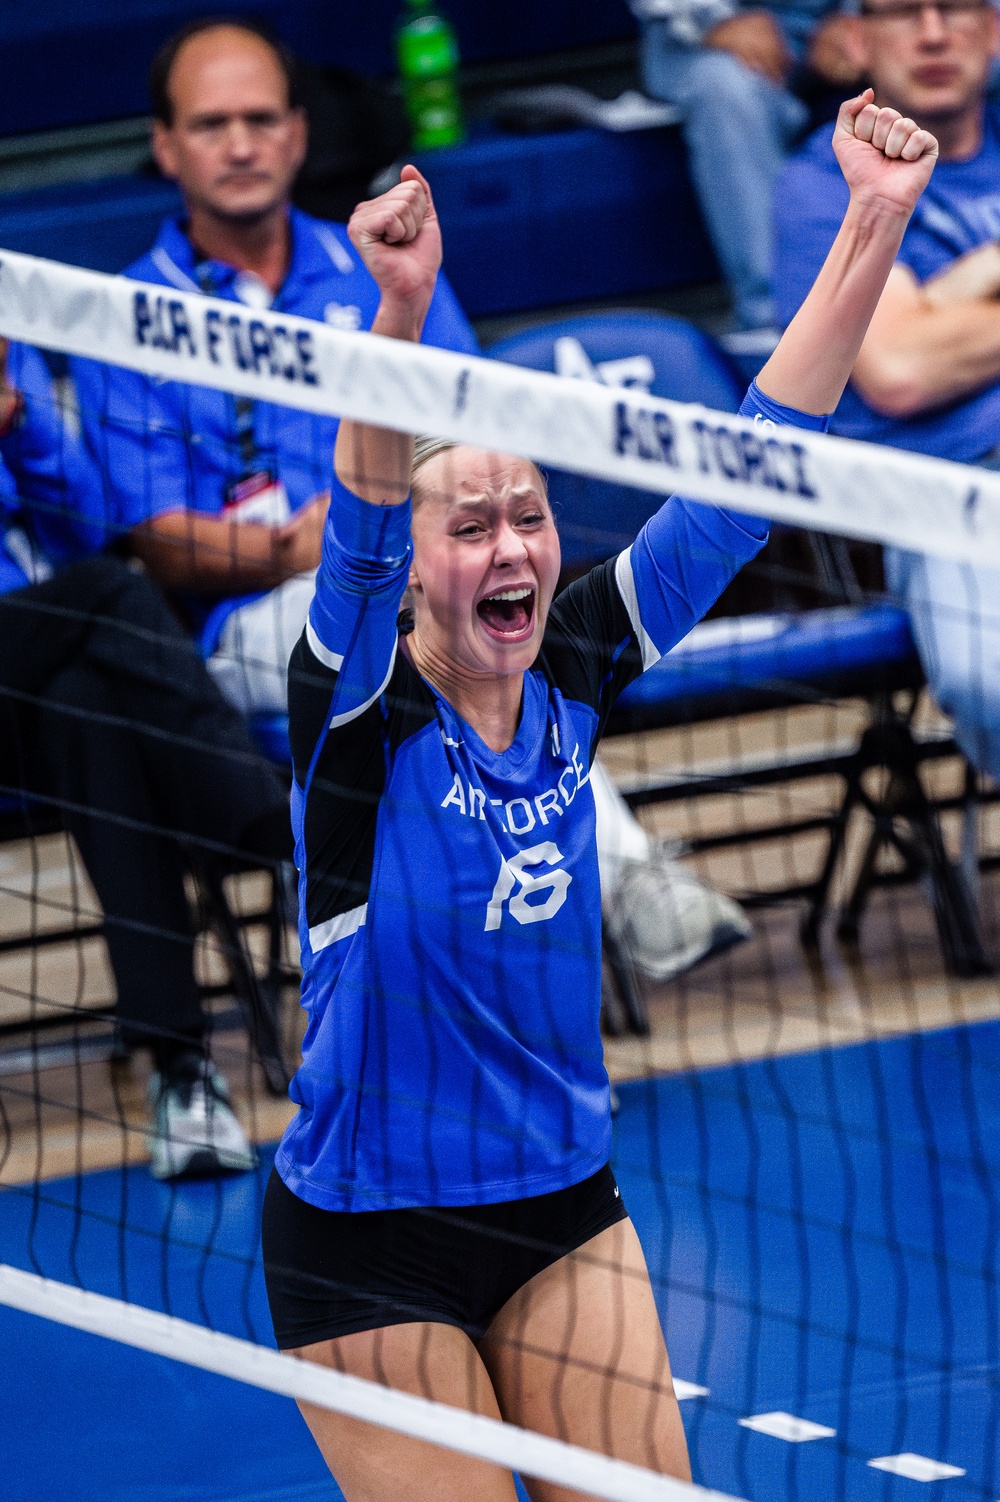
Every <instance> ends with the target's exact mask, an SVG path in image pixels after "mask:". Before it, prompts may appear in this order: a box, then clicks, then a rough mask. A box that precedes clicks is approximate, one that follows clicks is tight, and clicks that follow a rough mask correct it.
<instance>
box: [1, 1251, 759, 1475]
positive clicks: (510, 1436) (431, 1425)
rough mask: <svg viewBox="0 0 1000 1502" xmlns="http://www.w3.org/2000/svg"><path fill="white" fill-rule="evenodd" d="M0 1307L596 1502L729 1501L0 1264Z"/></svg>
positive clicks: (493, 1421) (508, 1426) (543, 1437)
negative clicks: (311, 1405) (597, 1499)
mask: <svg viewBox="0 0 1000 1502" xmlns="http://www.w3.org/2000/svg"><path fill="white" fill-rule="evenodd" d="M0 1304H6V1305H8V1306H9V1307H10V1308H12V1309H19V1310H21V1311H22V1312H24V1313H26V1314H36V1315H39V1316H41V1317H43V1318H45V1319H50V1320H55V1321H56V1322H57V1323H59V1324H63V1325H69V1326H71V1327H72V1328H73V1329H76V1330H84V1331H86V1332H87V1333H88V1334H91V1335H101V1336H104V1337H106V1338H107V1339H109V1340H117V1341H120V1342H121V1343H122V1344H123V1345H128V1346H134V1347H136V1348H137V1349H138V1350H142V1351H149V1352H151V1353H153V1354H155V1355H159V1356H167V1357H170V1358H171V1359H172V1360H174V1361H181V1362H184V1363H186V1364H187V1365H188V1366H195V1367H199V1368H200V1369H201V1370H202V1371H207V1372H214V1373H215V1374H217V1375H218V1376H222V1377H232V1378H234V1379H235V1380H237V1381H239V1382H245V1383H248V1384H249V1385H250V1386H252V1387H260V1388H263V1389H265V1390H266V1391H268V1392H274V1393H280V1394H281V1395H282V1396H284V1397H288V1398H296V1399H299V1400H301V1401H303V1402H307V1403H314V1404H316V1405H317V1406H318V1407H320V1408H328V1409H330V1410H331V1411H332V1412H334V1413H342V1414H346V1415H348V1416H349V1417H351V1418H355V1419H361V1420H363V1421H365V1422H368V1423H373V1424H379V1425H381V1426H382V1427H383V1428H387V1429H392V1430H395V1431H396V1432H397V1433H399V1434H407V1435H410V1436H411V1437H412V1438H414V1439H420V1440H426V1441H428V1442H429V1443H431V1444H436V1445H441V1446H443V1447H444V1448H446V1449H449V1450H455V1451H458V1452H459V1453H460V1454H463V1455H472V1456H475V1457H477V1458H478V1459H480V1460H485V1461H489V1462H491V1463H492V1464H493V1465H498V1466H503V1467H504V1468H505V1469H507V1470H511V1471H518V1472H520V1473H521V1474H524V1475H528V1476H535V1477H538V1478H539V1479H540V1480H544V1481H551V1482H554V1483H556V1484H557V1485H560V1486H565V1487H573V1488H575V1489H576V1490H577V1491H579V1492H583V1493H585V1494H586V1495H587V1496H591V1497H600V1498H603V1499H605V1502H735V1499H733V1498H728V1497H726V1495H725V1494H724V1493H722V1492H716V1491H710V1490H707V1489H706V1488H704V1487H698V1486H693V1485H690V1484H688V1483H686V1482H682V1481H676V1480H674V1479H673V1478H671V1477H669V1476H658V1475H656V1474H654V1472H652V1471H648V1470H644V1469H643V1468H641V1467H639V1466H634V1465H629V1464H627V1463H626V1462H624V1461H620V1460H611V1459H609V1458H608V1457H607V1456H605V1455H598V1454H596V1453H594V1452H593V1451H590V1450H584V1449H581V1448H579V1447H578V1446H576V1445H569V1444H566V1443H564V1442H563V1441H562V1440H557V1439H550V1438H549V1437H548V1436H546V1435H542V1434H534V1433H532V1432H531V1431H529V1430H527V1429H519V1428H517V1427H516V1426H514V1425H513V1424H505V1423H502V1422H501V1421H500V1420H499V1419H491V1418H485V1417H482V1416H480V1415H478V1414H472V1413H466V1412H464V1411H463V1410H462V1409H459V1408H451V1407H448V1406H447V1405H446V1404H443V1403H435V1402H432V1401H431V1400H430V1399H428V1398H421V1397H417V1396H416V1395H415V1394H411V1393H404V1392H397V1391H396V1390H394V1389H393V1388H388V1387H382V1386H380V1385H379V1384H378V1383H376V1382H369V1381H367V1380H365V1379H364V1378H361V1377H352V1376H348V1375H347V1374H345V1373H343V1372H336V1371H333V1370H332V1369H331V1368H328V1367H321V1366H317V1365H316V1364H315V1363H313V1362H309V1361H302V1360H300V1359H299V1358H298V1357H294V1356H285V1355H282V1354H281V1353H280V1352H278V1351H272V1350H270V1349H268V1348H267V1347H266V1346H259V1345H254V1344H253V1343H252V1342H251V1341H248V1340H239V1339H237V1338H236V1337H235V1336H232V1335H223V1334H220V1333H219V1332H218V1331H215V1330H207V1329H205V1328H204V1327H203V1326H201V1325H195V1324H191V1323H190V1322H189V1321H187V1320H182V1319H177V1318H175V1317H174V1316H172V1315H167V1314H160V1313H158V1312H157V1311H156V1310H153V1309H145V1308H143V1307H141V1306H140V1305H138V1304H127V1303H125V1302H123V1301H122V1300H121V1299H113V1298H108V1297H107V1296H106V1295H104V1294H99V1293H90V1292H87V1291H85V1290H83V1289H80V1288H74V1287H72V1286H71V1285H69V1284H66V1283H59V1282H56V1281H54V1280H53V1279H50V1278H41V1277H39V1276H38V1275H37V1274H36V1273H29V1272H24V1271H23V1270H22V1269H20V1268H15V1267H10V1266H8V1265H6V1264H4V1263H0Z"/></svg>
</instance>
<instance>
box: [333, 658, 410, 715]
mask: <svg viewBox="0 0 1000 1502" xmlns="http://www.w3.org/2000/svg"><path fill="white" fill-rule="evenodd" d="M398 645H399V642H398V638H397V640H396V641H394V642H393V644H392V656H391V657H390V658H389V668H388V671H387V673H386V675H385V677H384V678H383V680H382V682H381V683H380V684H379V686H378V688H377V689H376V690H375V692H374V693H373V694H372V695H371V697H370V698H368V699H366V700H365V702H364V703H363V704H359V705H358V706H357V707H356V708H355V709H348V710H345V712H344V713H343V714H335V715H334V716H333V719H332V720H331V721H330V725H329V729H330V730H336V729H337V728H338V727H339V726H340V725H349V724H350V722H351V721H352V720H356V719H357V718H358V716H359V715H363V714H364V712H365V710H366V709H371V707H372V705H373V704H374V703H375V701H376V699H378V698H380V697H381V696H382V694H384V693H385V690H386V689H387V688H388V686H389V679H390V678H391V677H392V670H393V668H394V667H395V666H396V648H397V646H398Z"/></svg>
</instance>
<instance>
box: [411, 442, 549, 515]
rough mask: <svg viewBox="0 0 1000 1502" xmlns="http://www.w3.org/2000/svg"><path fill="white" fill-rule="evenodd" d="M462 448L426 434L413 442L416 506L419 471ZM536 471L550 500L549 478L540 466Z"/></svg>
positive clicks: (413, 493)
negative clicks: (449, 451) (450, 451)
mask: <svg viewBox="0 0 1000 1502" xmlns="http://www.w3.org/2000/svg"><path fill="white" fill-rule="evenodd" d="M461 447H462V445H461V444H460V443H458V442H456V440H455V439H454V438H434V437H431V436H429V435H428V434H426V433H425V434H422V435H421V436H420V437H419V438H415V439H414V440H413V463H412V465H411V466H410V491H411V495H412V498H413V502H414V504H416V500H417V496H416V493H415V486H414V481H415V479H416V474H417V470H418V469H421V468H422V467H423V465H425V464H426V463H427V461H428V460H429V459H433V458H434V457H435V456H436V455H437V454H445V453H447V452H448V450H449V449H457V448H461ZM534 469H535V470H536V471H537V473H538V477H539V479H540V480H541V482H542V493H543V495H544V496H545V499H546V500H548V498H549V480H548V476H547V475H546V473H545V471H544V469H542V468H540V466H539V465H537V464H535V465H534Z"/></svg>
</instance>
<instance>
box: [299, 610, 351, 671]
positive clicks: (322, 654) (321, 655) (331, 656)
mask: <svg viewBox="0 0 1000 1502" xmlns="http://www.w3.org/2000/svg"><path fill="white" fill-rule="evenodd" d="M306 641H307V642H308V643H309V650H310V652H311V653H312V655H313V656H314V657H315V658H316V661H317V662H321V663H322V664H323V666H324V667H325V668H332V669H333V671H334V672H335V673H339V672H340V670H341V668H342V667H343V666H344V658H343V654H342V653H340V652H331V651H330V648H329V647H324V645H323V643H322V642H321V641H320V639H319V637H318V636H317V635H316V630H315V628H314V626H313V623H312V621H311V620H309V618H308V616H307V617H306Z"/></svg>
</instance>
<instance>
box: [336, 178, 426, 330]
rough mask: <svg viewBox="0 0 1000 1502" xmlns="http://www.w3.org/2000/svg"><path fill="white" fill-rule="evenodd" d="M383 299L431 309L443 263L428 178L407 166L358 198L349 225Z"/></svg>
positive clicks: (417, 308) (421, 308)
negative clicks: (385, 187) (395, 180)
mask: <svg viewBox="0 0 1000 1502" xmlns="http://www.w3.org/2000/svg"><path fill="white" fill-rule="evenodd" d="M347 233H348V234H349V235H350V237H351V243H352V244H353V245H354V247H355V249H356V250H357V252H358V254H359V255H360V256H361V259H362V260H363V261H364V263H365V265H366V266H367V267H368V270H369V271H370V272H371V274H372V276H373V277H374V278H375V280H376V282H378V285H379V290H380V291H381V293H382V300H383V302H392V303H394V304H400V305H402V306H405V307H407V308H413V309H414V310H417V311H422V312H426V309H427V304H428V303H429V302H430V300H431V295H432V294H433V291H434V282H435V280H436V278H437V274H438V269H439V268H440V265H441V230H440V228H439V226H438V220H437V214H436V213H435V212H434V200H433V198H432V197H431V190H430V187H429V185H428V183H427V181H426V180H425V179H424V178H423V177H422V176H421V175H420V173H419V172H418V171H417V169H416V167H404V168H403V171H402V176H401V180H400V182H399V184H398V185H397V186H396V187H395V188H390V189H389V191H388V193H382V194H381V195H380V196H379V197H378V198H373V199H370V200H369V201H368V202H366V203H359V204H358V206H357V208H356V209H355V210H354V213H353V214H352V215H351V219H350V223H349V224H348V226H347Z"/></svg>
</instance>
